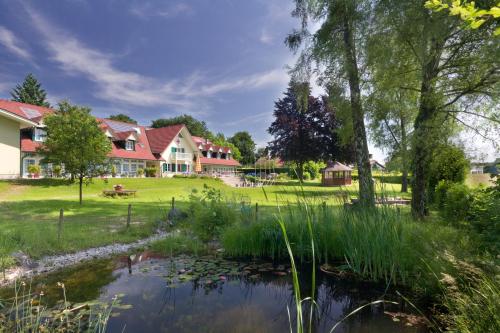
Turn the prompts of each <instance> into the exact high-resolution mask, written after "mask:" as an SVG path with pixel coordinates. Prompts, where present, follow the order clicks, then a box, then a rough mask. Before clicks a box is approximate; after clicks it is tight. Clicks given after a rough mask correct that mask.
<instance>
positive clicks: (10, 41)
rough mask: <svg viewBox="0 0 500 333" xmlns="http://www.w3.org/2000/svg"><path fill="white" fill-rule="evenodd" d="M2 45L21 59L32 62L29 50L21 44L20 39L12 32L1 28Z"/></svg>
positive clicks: (0, 39)
mask: <svg viewBox="0 0 500 333" xmlns="http://www.w3.org/2000/svg"><path fill="white" fill-rule="evenodd" d="M0 44H2V45H3V46H5V48H7V50H9V51H10V52H12V53H13V54H15V55H17V56H18V57H21V58H23V59H25V60H31V55H30V53H29V52H28V50H26V49H24V48H23V47H22V46H21V45H20V43H19V38H17V37H16V36H15V35H14V33H13V32H12V31H10V30H9V29H7V28H5V27H3V26H0Z"/></svg>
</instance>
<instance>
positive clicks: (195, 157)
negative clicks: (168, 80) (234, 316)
mask: <svg viewBox="0 0 500 333" xmlns="http://www.w3.org/2000/svg"><path fill="white" fill-rule="evenodd" d="M53 112H54V110H52V109H49V108H45V107H40V106H35V105H30V104H24V103H18V102H12V101H7V100H2V99H0V161H1V163H0V178H16V177H28V176H29V174H28V167H29V165H31V164H36V165H40V166H41V169H42V176H51V174H52V165H51V164H50V163H48V164H47V163H44V161H43V156H42V155H41V154H39V153H38V152H37V149H38V148H39V147H40V146H41V145H43V142H44V141H45V138H46V137H47V132H46V128H45V125H44V123H43V118H44V117H45V116H47V115H49V114H51V113H53ZM97 121H98V122H99V126H100V127H101V129H102V131H103V132H104V133H105V135H106V136H107V137H108V139H109V140H110V141H111V147H112V149H111V152H110V153H109V160H110V162H111V164H112V165H113V169H112V170H113V175H114V176H118V177H136V176H137V175H138V170H139V169H145V168H150V167H154V168H155V169H156V170H158V173H157V176H158V177H169V176H173V175H175V174H189V173H206V174H217V175H219V174H226V173H234V172H235V171H236V167H238V166H240V164H239V163H238V161H236V160H234V159H233V158H232V152H231V149H230V148H229V147H220V146H217V145H214V144H213V143H212V142H210V141H209V140H206V139H203V138H199V137H194V136H191V134H190V133H189V130H188V129H187V128H186V126H184V125H174V126H168V127H163V128H147V127H145V126H141V125H136V124H130V123H125V122H121V121H116V120H111V119H104V118H97Z"/></svg>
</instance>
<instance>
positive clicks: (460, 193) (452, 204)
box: [442, 184, 473, 224]
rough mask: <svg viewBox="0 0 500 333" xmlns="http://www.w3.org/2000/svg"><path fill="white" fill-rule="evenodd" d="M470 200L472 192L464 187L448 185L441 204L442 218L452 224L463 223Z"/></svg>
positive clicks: (467, 212) (468, 209) (467, 213)
mask: <svg viewBox="0 0 500 333" xmlns="http://www.w3.org/2000/svg"><path fill="white" fill-rule="evenodd" d="M472 199H473V193H472V190H471V189H469V188H468V187H467V186H466V185H464V184H450V185H449V187H448V189H447V190H446V198H445V200H444V204H443V210H442V213H443V215H444V217H445V218H446V219H447V220H448V221H449V222H451V223H453V224H458V223H459V222H461V221H464V220H465V219H466V218H467V216H468V215H469V211H470V204H471V202H472Z"/></svg>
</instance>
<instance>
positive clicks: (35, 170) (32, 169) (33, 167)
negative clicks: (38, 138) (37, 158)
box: [28, 164, 41, 176]
mask: <svg viewBox="0 0 500 333" xmlns="http://www.w3.org/2000/svg"><path fill="white" fill-rule="evenodd" d="M40 170H41V168H40V166H39V165H38V164H30V165H28V172H29V173H30V174H32V175H36V176H38V175H39V174H40Z"/></svg>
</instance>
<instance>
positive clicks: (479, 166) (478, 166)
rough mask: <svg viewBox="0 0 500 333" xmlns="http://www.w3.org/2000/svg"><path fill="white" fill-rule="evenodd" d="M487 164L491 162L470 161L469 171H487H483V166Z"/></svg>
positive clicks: (474, 173)
mask: <svg viewBox="0 0 500 333" xmlns="http://www.w3.org/2000/svg"><path fill="white" fill-rule="evenodd" d="M489 164H491V163H485V162H471V163H470V173H471V174H473V175H478V174H483V173H488V172H487V171H486V172H485V167H486V166H488V165H489Z"/></svg>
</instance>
